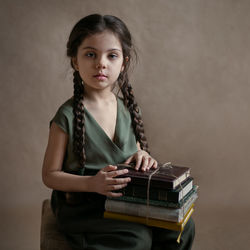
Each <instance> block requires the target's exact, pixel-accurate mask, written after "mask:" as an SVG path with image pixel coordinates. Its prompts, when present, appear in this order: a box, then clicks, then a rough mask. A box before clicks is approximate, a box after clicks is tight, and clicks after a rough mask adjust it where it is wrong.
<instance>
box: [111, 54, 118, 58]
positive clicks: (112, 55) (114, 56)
mask: <svg viewBox="0 0 250 250" xmlns="http://www.w3.org/2000/svg"><path fill="white" fill-rule="evenodd" d="M109 57H110V58H111V59H115V58H117V55H116V54H110V55H109Z"/></svg>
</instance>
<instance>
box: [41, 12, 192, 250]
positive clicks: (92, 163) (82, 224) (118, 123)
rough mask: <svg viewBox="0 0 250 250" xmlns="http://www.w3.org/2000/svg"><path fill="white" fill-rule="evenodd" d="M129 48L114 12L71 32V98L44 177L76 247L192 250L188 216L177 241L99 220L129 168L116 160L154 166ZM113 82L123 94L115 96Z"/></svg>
mask: <svg viewBox="0 0 250 250" xmlns="http://www.w3.org/2000/svg"><path fill="white" fill-rule="evenodd" d="M132 52H133V46H132V43H131V35H130V32H129V31H128V29H127V27H126V25H125V24H124V23H123V22H122V21H121V20H120V19H118V18H117V17H114V16H101V15H98V14H94V15H90V16H87V17H85V18H83V19H81V20H80V21H79V22H78V23H77V24H76V25H75V26H74V28H73V30H72V32H71V34H70V36H69V40H68V43H67V55H68V57H69V58H70V60H71V66H72V68H73V70H74V73H73V75H74V79H73V82H74V95H73V97H72V98H70V99H69V100H67V101H66V102H65V103H64V104H63V105H62V106H61V107H60V108H59V109H58V111H57V113H56V115H55V116H54V118H53V119H52V121H51V122H50V133H49V140H48V146H47V150H46V153H45V158H44V163H43V173H42V175H43V182H44V183H45V185H47V186H48V187H49V188H51V189H53V192H52V198H51V205H52V209H53V212H54V214H55V216H56V219H57V222H58V226H59V229H60V230H61V231H63V232H64V233H65V235H66V237H67V238H68V240H69V242H70V243H71V245H72V248H73V249H98V250H102V249H103V250H104V249H107V250H111V249H117V248H120V249H127V250H133V249H135V250H147V249H148V250H149V249H191V245H192V241H193V237H194V224H193V222H192V220H190V221H189V223H188V224H187V225H186V227H185V231H184V232H183V234H182V239H181V244H178V243H176V239H177V236H178V232H173V231H169V230H163V229H159V228H150V227H147V226H145V225H141V224H136V223H132V222H125V221H117V220H109V219H104V218H103V212H104V202H105V198H106V197H107V196H110V197H117V196H121V195H122V193H121V192H119V189H121V188H123V187H125V186H126V185H127V183H128V182H129V181H130V178H121V177H119V176H120V175H122V174H124V173H126V172H127V170H126V169H124V170H117V168H116V166H115V165H116V164H118V163H124V162H125V163H131V162H135V163H136V166H135V168H136V169H137V170H139V169H140V170H141V171H147V170H148V169H150V168H157V162H156V160H155V159H154V158H153V157H151V156H150V154H149V151H148V144H147V140H146V138H145V135H144V129H143V122H142V119H141V115H140V112H139V108H138V105H137V104H136V102H135V99H134V95H133V91H132V87H131V85H130V83H129V80H128V68H129V64H130V62H131V57H132ZM115 85H118V87H119V88H120V90H121V92H122V98H121V97H118V95H115V94H114V93H113V92H114V91H113V89H114V87H115Z"/></svg>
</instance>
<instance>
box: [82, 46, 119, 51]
mask: <svg viewBox="0 0 250 250" xmlns="http://www.w3.org/2000/svg"><path fill="white" fill-rule="evenodd" d="M84 49H93V50H98V49H96V48H94V47H90V46H87V47H84V48H82V50H84ZM113 50H118V51H121V50H120V49H117V48H112V49H108V50H107V51H113Z"/></svg>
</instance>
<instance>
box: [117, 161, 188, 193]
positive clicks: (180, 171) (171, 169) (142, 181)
mask: <svg viewBox="0 0 250 250" xmlns="http://www.w3.org/2000/svg"><path fill="white" fill-rule="evenodd" d="M117 168H118V169H124V168H127V169H128V173H127V174H124V175H120V176H119V177H130V178H131V182H130V183H129V185H142V186H146V187H147V186H148V182H149V176H150V175H151V174H152V172H154V171H155V169H150V170H148V171H145V172H143V171H141V170H135V169H134V167H133V166H131V165H126V164H118V165H117ZM189 176H190V168H188V167H181V166H174V165H167V166H165V167H164V166H163V165H162V164H159V166H158V168H157V171H156V172H155V173H154V174H153V175H152V176H151V180H150V187H152V188H153V187H154V188H161V189H175V188H176V187H178V186H179V185H180V184H181V183H182V182H183V181H185V180H186V179H187V178H188V177H189Z"/></svg>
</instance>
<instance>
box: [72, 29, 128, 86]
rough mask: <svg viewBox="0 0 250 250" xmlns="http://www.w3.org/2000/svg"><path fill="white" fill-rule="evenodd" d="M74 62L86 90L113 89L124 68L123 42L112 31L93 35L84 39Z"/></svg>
mask: <svg viewBox="0 0 250 250" xmlns="http://www.w3.org/2000/svg"><path fill="white" fill-rule="evenodd" d="M72 62H73V65H74V68H75V70H78V71H79V74H80V76H81V78H82V80H83V82H84V83H85V90H92V91H94V90H103V89H107V88H108V89H110V90H111V88H112V87H113V84H114V83H115V81H116V80H117V78H118V76H119V74H120V72H121V71H122V70H123V68H124V66H123V53H122V47H121V43H120V41H119V39H118V38H117V37H116V36H115V35H114V34H113V33H112V32H111V31H104V32H101V33H97V34H95V35H91V36H89V37H87V38H85V39H84V40H83V42H82V44H81V45H80V46H79V48H78V51H77V56H76V57H74V58H72ZM86 88H87V89H86Z"/></svg>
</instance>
